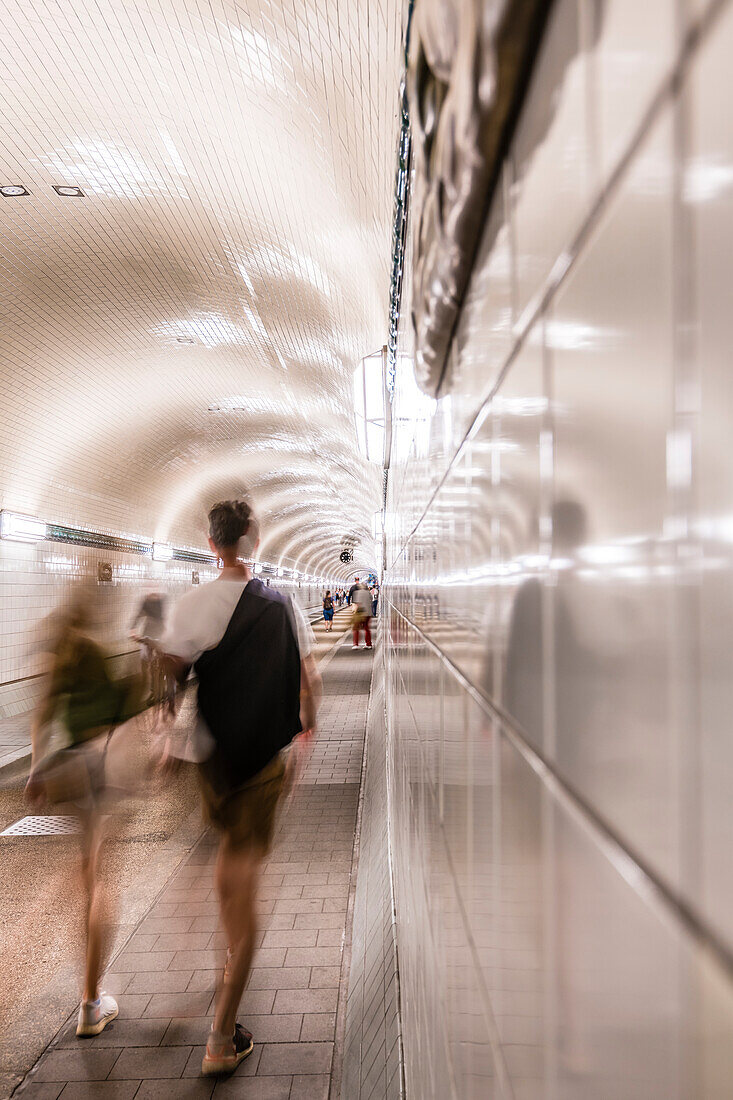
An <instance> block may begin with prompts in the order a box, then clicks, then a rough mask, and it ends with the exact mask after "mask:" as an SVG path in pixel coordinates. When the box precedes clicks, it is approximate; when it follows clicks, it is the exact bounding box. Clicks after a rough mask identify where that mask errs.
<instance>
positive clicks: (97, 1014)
mask: <svg viewBox="0 0 733 1100" xmlns="http://www.w3.org/2000/svg"><path fill="white" fill-rule="evenodd" d="M118 1012H119V1008H118V1007H117V1001H116V1000H115V999H114V997H110V995H109V993H100V995H99V998H98V1000H97V1001H96V1002H94V1001H93V1002H92V1003H91V1004H89V1003H88V1002H87V1001H82V1002H81V1007H80V1008H79V1019H78V1021H77V1024H76V1034H77V1035H99V1033H100V1031H104V1029H105V1028H106V1026H107V1024H111V1023H112V1021H113V1020H114V1019H115V1018H116V1016H117V1013H118Z"/></svg>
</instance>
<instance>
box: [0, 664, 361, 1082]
mask: <svg viewBox="0 0 733 1100" xmlns="http://www.w3.org/2000/svg"><path fill="white" fill-rule="evenodd" d="M371 664H372V662H371V654H369V653H366V652H364V651H363V650H362V651H360V652H358V653H354V652H352V650H351V648H350V646H349V647H348V648H346V646H344V647H342V648H341V649H339V650H338V651H337V652H336V653H335V655H334V657H333V659H332V661H331V663H330V664H329V666H328V668H327V669H326V671H325V674H324V701H323V707H322V712H321V723H320V725H321V728H320V734H319V738H318V741H317V744H316V746H315V748H314V751H313V754H312V757H311V760H310V762H309V765H308V767H307V769H306V771H305V772H304V775H303V777H302V781H301V783H300V785H299V787H298V790H297V792H296V794H295V796H294V797H293V799H292V801H291V802H290V803H289V805H288V806H287V807H286V808H285V810H284V812H283V814H282V817H281V821H280V824H279V828H278V831H277V836H276V842H275V846H274V848H273V851H272V853H271V855H270V857H269V859H268V861H267V864H266V865H265V868H264V877H263V885H262V889H261V892H260V899H259V909H260V914H261V931H260V946H259V950H258V952H257V955H256V957H255V961H254V968H253V972H252V976H251V980H250V982H249V986H248V989H247V991H246V993H245V996H244V1000H243V1003H242V1009H241V1013H240V1018H241V1019H242V1021H243V1022H244V1023H245V1024H246V1025H247V1026H248V1027H249V1028H250V1029H251V1031H252V1032H253V1034H254V1039H255V1050H254V1053H253V1054H252V1055H251V1056H250V1057H249V1058H248V1059H247V1060H246V1061H245V1062H244V1063H243V1064H242V1066H241V1067H240V1068H239V1070H238V1071H237V1073H236V1074H235V1075H234V1076H233V1077H231V1078H229V1079H222V1080H220V1081H214V1080H211V1079H206V1078H202V1077H201V1076H200V1066H201V1057H202V1055H203V1050H204V1046H203V1043H204V1041H205V1037H206V1033H207V1030H208V1028H209V1026H210V1020H211V1007H212V1002H213V997H214V989H215V986H216V982H217V979H218V976H219V974H220V971H221V968H222V966H223V963H224V954H225V944H224V938H223V934H222V933H221V932H220V930H219V923H218V916H217V903H216V896H215V892H214V889H213V884H212V864H213V857H214V851H215V849H214V837H213V836H212V835H211V834H210V833H207V834H205V835H204V836H203V837H202V839H201V841H200V842H199V843H198V845H197V846H196V847H195V848H194V850H193V851H192V853H191V854H190V856H189V857H188V858H187V859H186V861H185V862H184V863H183V864H182V865H181V866H180V868H179V869H178V871H177V872H176V873H175V874H174V876H173V877H172V878H171V879H170V880H169V882H168V883H167V884H166V886H165V888H164V889H163V890H162V892H161V894H160V895H159V897H158V899H157V901H156V902H155V903H154V905H153V906H152V907H151V909H150V910H149V911H148V913H147V914H146V916H145V918H144V920H143V921H142V922H141V924H140V925H139V926H138V927H137V929H136V931H135V932H134V934H133V935H132V937H131V938H130V939H129V940H128V942H127V943H126V944H125V946H124V948H123V949H122V951H121V952H120V953H119V954H118V955H117V957H116V958H115V959H114V960H113V963H112V966H111V969H110V971H109V973H108V974H107V976H106V978H105V988H106V989H107V990H108V991H109V992H111V993H113V994H115V996H117V998H118V1001H119V1005H120V1017H119V1019H118V1020H116V1021H115V1022H114V1023H113V1024H111V1025H109V1026H108V1027H107V1028H106V1030H105V1031H104V1032H103V1033H102V1034H101V1035H100V1036H98V1037H97V1038H94V1039H86V1040H78V1039H76V1037H75V1035H74V1026H75V1014H74V1016H73V1017H72V1018H70V1019H69V1020H68V1021H67V1023H66V1025H65V1026H64V1028H62V1030H61V1032H60V1033H59V1035H58V1036H57V1037H56V1039H55V1040H54V1041H53V1042H52V1043H51V1044H50V1046H49V1048H48V1049H47V1050H46V1052H45V1053H44V1055H43V1057H42V1058H41V1059H40V1061H39V1063H38V1065H37V1066H36V1067H35V1068H34V1070H33V1071H32V1072H31V1073H30V1074H29V1075H28V1077H27V1078H26V1081H25V1082H24V1083H23V1085H22V1086H21V1087H20V1088H19V1089H18V1090H17V1092H16V1094H15V1095H16V1096H22V1097H23V1098H24V1100H57V1098H58V1097H62V1100H84V1098H86V1097H90V1098H93V1100H131V1098H132V1097H135V1098H136V1100H153V1098H156V1097H161V1098H162V1097H171V1098H179V1097H180V1098H191V1100H194V1098H195V1100H201V1098H210V1097H212V1096H213V1097H216V1098H224V1097H249V1098H253V1100H326V1098H327V1097H329V1094H331V1100H335V1098H336V1096H337V1092H336V1091H334V1089H336V1088H337V1082H338V1079H339V1076H340V1054H341V1051H340V1045H339V1042H338V1030H339V1024H340V1023H341V1019H342V1008H343V1000H344V997H345V993H346V981H347V977H348V974H347V966H348V953H349V952H348V944H349V936H350V927H349V926H350V897H351V893H352V891H353V885H354V873H355V866H354V841H355V827H356V814H357V805H358V796H359V783H360V776H361V761H362V753H363V741H364V727H365V719H366V706H367V700H368V693H369V684H370V678H371ZM334 1051H335V1055H334ZM332 1080H333V1081H334V1082H335V1084H334V1086H333V1089H332Z"/></svg>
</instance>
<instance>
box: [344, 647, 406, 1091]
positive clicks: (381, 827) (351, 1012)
mask: <svg viewBox="0 0 733 1100" xmlns="http://www.w3.org/2000/svg"><path fill="white" fill-rule="evenodd" d="M378 660H383V651H382V650H380V651H379V655H378ZM384 719H385V714H384V676H383V675H381V674H380V672H379V671H378V673H377V675H376V676H375V678H374V681H373V690H372V693H371V697H370V700H369V713H368V718H367V731H366V740H367V748H366V759H365V767H364V774H363V777H362V792H361V799H362V807H363V810H362V814H361V819H360V820H361V827H360V831H359V864H358V867H359V870H358V875H357V881H356V896H355V899H354V923H353V931H352V953H351V966H350V970H349V988H348V995H347V1001H346V1020H345V1039H344V1065H343V1077H342V1084H341V1100H399V1098H400V1097H401V1096H402V1095H403V1087H404V1080H403V1074H404V1070H403V1065H402V1045H401V1035H400V1018H399V976H398V968H397V942H396V935H395V931H396V930H395V920H394V897H393V889H392V873H391V852H390V844H389V810H388V805H387V802H388V797H389V795H388V783H387V742H386V724H385V720H384Z"/></svg>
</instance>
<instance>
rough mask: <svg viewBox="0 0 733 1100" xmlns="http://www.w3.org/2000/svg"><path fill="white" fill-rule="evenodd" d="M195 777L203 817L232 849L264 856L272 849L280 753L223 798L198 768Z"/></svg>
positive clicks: (281, 763)
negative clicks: (254, 850)
mask: <svg viewBox="0 0 733 1100" xmlns="http://www.w3.org/2000/svg"><path fill="white" fill-rule="evenodd" d="M198 775H199V787H200V788H201V797H202V798H203V803H204V817H205V818H206V820H207V821H208V822H209V824H210V825H213V826H214V828H215V829H217V830H218V831H219V832H220V833H225V834H226V836H227V838H228V840H229V842H230V843H231V845H232V847H234V848H253V849H258V850H259V851H260V852H261V853H262V854H263V855H266V854H267V852H269V850H270V847H271V846H272V837H273V834H274V832H275V820H276V816H277V805H278V802H279V801H280V796H281V794H282V792H283V788H284V784H285V761H284V759H283V754H282V753H279V754H278V755H277V756H276V757H274V759H273V760H271V761H270V763H269V764H267V765H266V766H265V767H264V768H263V769H262V771H261V772H258V773H257V775H253V776H252V778H251V779H248V780H247V782H246V783H244V784H243V785H242V786H241V787H238V788H237V790H235V791H230V792H228V793H227V794H225V795H223V796H222V795H220V794H218V793H217V792H216V791H215V790H214V788H213V787H212V786H211V783H210V782H209V780H208V778H207V777H206V774H205V772H204V770H203V769H202V768H199V770H198Z"/></svg>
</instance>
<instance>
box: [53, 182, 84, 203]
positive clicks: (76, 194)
mask: <svg viewBox="0 0 733 1100" xmlns="http://www.w3.org/2000/svg"><path fill="white" fill-rule="evenodd" d="M53 189H54V191H55V192H56V194H57V195H63V197H64V198H65V199H83V198H84V192H83V191H82V189H81V187H75V186H72V185H71V184H66V183H61V184H56V183H54V184H53Z"/></svg>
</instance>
